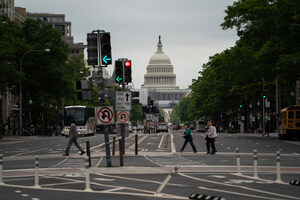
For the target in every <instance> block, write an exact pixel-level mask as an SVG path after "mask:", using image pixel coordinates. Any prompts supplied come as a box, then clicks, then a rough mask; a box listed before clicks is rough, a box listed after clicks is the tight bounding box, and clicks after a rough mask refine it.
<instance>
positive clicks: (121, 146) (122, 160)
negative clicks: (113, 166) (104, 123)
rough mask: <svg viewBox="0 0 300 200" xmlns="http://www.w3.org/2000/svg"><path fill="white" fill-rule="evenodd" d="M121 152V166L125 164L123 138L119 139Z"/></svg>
mask: <svg viewBox="0 0 300 200" xmlns="http://www.w3.org/2000/svg"><path fill="white" fill-rule="evenodd" d="M119 154H120V166H124V159H123V155H124V154H123V142H122V139H119Z"/></svg>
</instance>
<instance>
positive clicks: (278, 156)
mask: <svg viewBox="0 0 300 200" xmlns="http://www.w3.org/2000/svg"><path fill="white" fill-rule="evenodd" d="M276 177H277V178H276V181H275V182H277V183H282V180H281V171H280V151H276Z"/></svg>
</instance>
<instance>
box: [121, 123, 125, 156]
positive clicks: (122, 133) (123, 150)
mask: <svg viewBox="0 0 300 200" xmlns="http://www.w3.org/2000/svg"><path fill="white" fill-rule="evenodd" d="M121 136H122V148H123V149H122V152H123V154H125V124H123V123H122V124H121Z"/></svg>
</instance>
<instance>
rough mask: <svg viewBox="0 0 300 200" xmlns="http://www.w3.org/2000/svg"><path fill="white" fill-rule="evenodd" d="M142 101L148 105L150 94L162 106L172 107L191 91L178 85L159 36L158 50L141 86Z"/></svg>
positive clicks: (152, 57) (156, 103) (155, 102)
mask: <svg viewBox="0 0 300 200" xmlns="http://www.w3.org/2000/svg"><path fill="white" fill-rule="evenodd" d="M139 92H140V103H142V104H143V105H147V103H148V102H147V101H148V96H149V97H150V98H151V99H152V100H154V104H155V105H156V106H158V107H160V108H172V107H173V106H174V105H177V104H178V102H179V100H180V99H181V98H182V97H184V96H186V95H187V94H189V93H190V90H189V89H180V88H179V86H177V85H176V74H175V73H174V67H173V65H172V64H171V60H170V58H169V56H168V55H166V54H165V53H164V52H163V45H162V42H161V37H160V36H159V39H158V44H157V51H156V52H155V54H154V55H153V56H151V58H150V60H149V64H148V66H147V68H146V74H145V75H144V84H143V85H142V86H141V89H140V90H139Z"/></svg>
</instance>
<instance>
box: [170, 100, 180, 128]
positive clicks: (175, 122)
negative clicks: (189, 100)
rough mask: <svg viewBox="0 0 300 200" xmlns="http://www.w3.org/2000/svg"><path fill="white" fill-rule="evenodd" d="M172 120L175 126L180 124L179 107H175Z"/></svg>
mask: <svg viewBox="0 0 300 200" xmlns="http://www.w3.org/2000/svg"><path fill="white" fill-rule="evenodd" d="M170 120H171V123H172V124H173V125H175V124H179V123H180V120H179V115H178V105H176V106H174V107H173V109H172V112H171V116H170Z"/></svg>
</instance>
